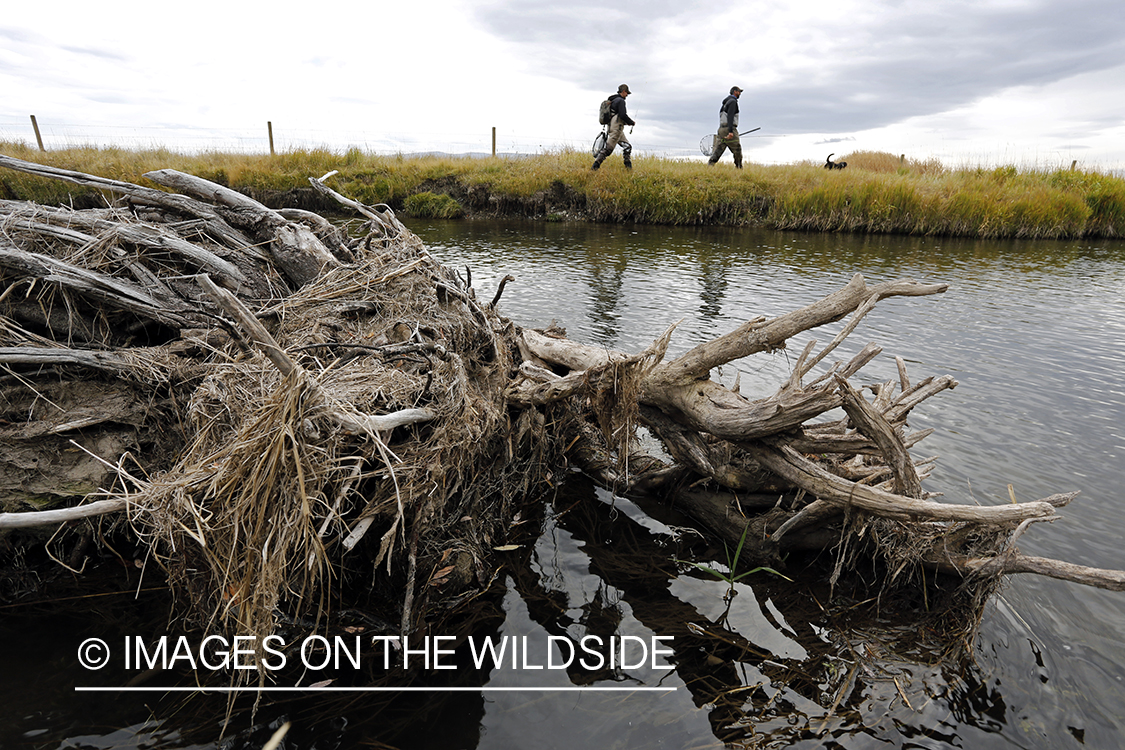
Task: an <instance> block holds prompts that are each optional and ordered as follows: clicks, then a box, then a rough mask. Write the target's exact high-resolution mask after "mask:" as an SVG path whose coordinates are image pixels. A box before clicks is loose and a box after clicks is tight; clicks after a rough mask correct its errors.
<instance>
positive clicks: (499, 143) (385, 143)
mask: <svg viewBox="0 0 1125 750" xmlns="http://www.w3.org/2000/svg"><path fill="white" fill-rule="evenodd" d="M595 135H596V132H594V131H591V133H590V134H589V138H588V139H577V138H573V137H565V136H554V137H552V136H546V137H544V136H534V137H528V136H518V135H509V134H500V135H498V134H497V132H496V129H495V128H492V130H491V132H484V133H458V132H451V131H441V132H432V133H426V132H421V131H416V130H412V131H411V132H410V133H398V132H372V131H368V130H347V129H334V130H317V129H289V128H277V127H274V124H273V123H272V121H271V122H266V123H264V124H263V126H262V127H261V128H258V129H248V128H223V127H217V128H198V127H177V126H166V127H162V126H130V125H90V124H85V123H74V122H58V121H52V120H44V121H41V120H39V119H38V118H36V117H35V116H34V115H30V116H29V117H28V118H27V119H22V118H17V117H15V116H4V115H0V141H4V142H9V143H25V144H28V145H30V146H32V147H38V148H39V149H40V150H44V151H51V150H61V149H69V148H92V147H96V148H121V149H128V150H160V149H166V150H169V151H174V152H179V153H188V154H197V153H207V152H222V153H240V154H270V153H286V152H293V151H311V150H317V149H322V150H329V151H336V152H340V153H343V152H346V151H348V150H350V149H358V150H359V151H361V152H364V153H368V154H375V155H397V154H431V153H435V154H450V155H456V156H478V157H480V156H492V155H496V156H514V157H518V156H529V155H536V154H544V153H553V152H565V151H576V152H579V153H588V152H589V151H590V148H591V144H592V143H593V140H594V136H595ZM634 151H635V153H637V154H638V155H646V156H656V157H662V158H669V159H697V158H702V157H701V155H700V153H699V150H698V149H693V148H689V147H688V146H686V145H684V144H660V143H658V144H642V143H637V144H635V146H634Z"/></svg>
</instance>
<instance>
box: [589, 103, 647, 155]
mask: <svg viewBox="0 0 1125 750" xmlns="http://www.w3.org/2000/svg"><path fill="white" fill-rule="evenodd" d="M631 93H633V92H632V91H630V90H629V87H628V86H626V85H625V84H624V83H623V84H621V85H620V86H618V87H617V93H616V94H613V95H611V96H610V97H609V111H610V112H612V113H613V119H612V120H610V121H609V135H608V136H606V139H605V146H604V147H603V148H602V150H601V153H599V154H598V156H597V158H596V159H594V166H592V167H590V169H597V168H598V167H600V166H601V165H602V162H603V161H605V158H606V157H607V156H609V155H610V154H612V153H613V149H614V147H615V146H616V145H617V144H618V143H620V144H621V156H622V158H624V159H625V168H626V169H632V168H633V160H632V156H633V144H632V143H629V139H628V138H626V137H625V126H626V125H628V126H629V127H633V126H634V125H636V124H637V123H635V122H633V120H632V118H630V117H629V115H628V113H626V111H625V97H627V96H629V94H631Z"/></svg>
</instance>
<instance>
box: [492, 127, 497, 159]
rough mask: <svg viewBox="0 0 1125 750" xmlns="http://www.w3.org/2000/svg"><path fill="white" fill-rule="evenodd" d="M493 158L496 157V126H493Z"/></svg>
mask: <svg viewBox="0 0 1125 750" xmlns="http://www.w3.org/2000/svg"><path fill="white" fill-rule="evenodd" d="M492 158H493V159H495V158H496V126H495V125H493V126H492Z"/></svg>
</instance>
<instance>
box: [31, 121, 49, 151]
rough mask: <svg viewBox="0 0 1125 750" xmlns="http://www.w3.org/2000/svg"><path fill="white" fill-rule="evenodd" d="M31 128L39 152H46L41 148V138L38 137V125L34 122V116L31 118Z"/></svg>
mask: <svg viewBox="0 0 1125 750" xmlns="http://www.w3.org/2000/svg"><path fill="white" fill-rule="evenodd" d="M31 127H32V128H34V129H35V141H36V142H37V143H38V144H39V150H40V151H46V150H47V149H45V148H43V136H41V135H39V123H37V122H36V121H35V115H32V116H31Z"/></svg>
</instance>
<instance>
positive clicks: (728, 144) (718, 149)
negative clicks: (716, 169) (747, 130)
mask: <svg viewBox="0 0 1125 750" xmlns="http://www.w3.org/2000/svg"><path fill="white" fill-rule="evenodd" d="M740 96H742V89H740V88H739V87H738V86H731V88H730V96H728V97H727V98H726V99H723V103H722V105H721V106H720V107H719V132H718V133H717V134H716V135H715V146H714V148H713V149H712V150H711V158H710V159H708V160H707V163H708V164H710V165H711V166H715V164H716V162H718V161H719V157H720V156H722V155H723V152H724V151H726V150H727V149H728V148H729V149H730V153H731V156H733V157H734V166H735V168H737V169H742V144H741V143H740V142H739V140H738V97H740Z"/></svg>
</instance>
